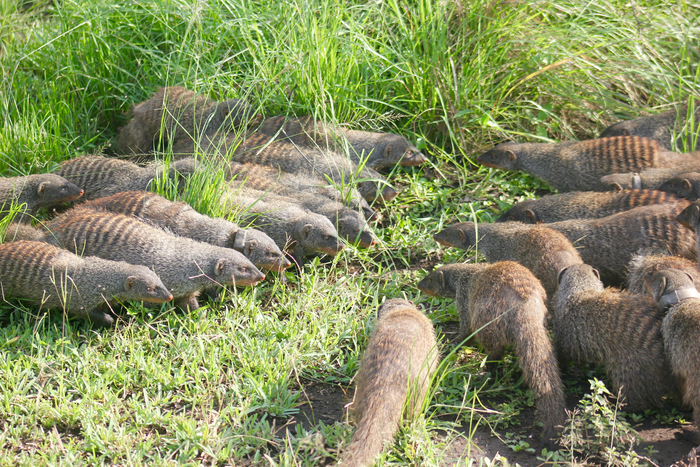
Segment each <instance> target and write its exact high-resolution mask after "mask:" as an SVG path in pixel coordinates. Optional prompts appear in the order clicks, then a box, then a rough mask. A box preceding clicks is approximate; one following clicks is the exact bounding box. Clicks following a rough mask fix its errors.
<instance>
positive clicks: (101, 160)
mask: <svg viewBox="0 0 700 467" xmlns="http://www.w3.org/2000/svg"><path fill="white" fill-rule="evenodd" d="M56 173H57V174H58V175H61V176H62V177H65V178H66V179H68V180H70V181H72V182H73V183H75V184H77V185H79V186H81V187H82V188H83V189H84V190H85V194H84V196H83V198H82V199H83V200H84V201H89V200H91V199H96V198H102V197H104V196H111V195H113V194H115V193H119V192H122V191H138V190H144V191H148V190H149V189H150V188H151V187H152V182H153V181H154V180H155V179H156V178H158V177H165V178H169V179H171V180H177V181H178V186H180V184H181V183H182V182H183V181H184V179H183V178H181V176H180V173H179V172H178V171H177V170H176V169H175V168H174V167H170V169H169V170H168V171H167V173H164V168H163V166H161V165H159V164H152V165H149V166H146V167H139V166H138V165H136V164H134V163H132V162H128V161H123V160H119V159H114V158H110V157H102V156H82V157H77V158H75V159H69V160H67V161H65V162H63V163H62V164H61V168H60V169H59V170H58V171H57V172H56Z"/></svg>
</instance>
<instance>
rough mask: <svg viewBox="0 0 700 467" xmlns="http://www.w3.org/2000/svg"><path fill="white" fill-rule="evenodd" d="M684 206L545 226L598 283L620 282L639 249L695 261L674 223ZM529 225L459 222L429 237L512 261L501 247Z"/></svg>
mask: <svg viewBox="0 0 700 467" xmlns="http://www.w3.org/2000/svg"><path fill="white" fill-rule="evenodd" d="M685 206H687V201H684V200H679V201H678V202H677V203H674V204H655V205H651V206H640V207H638V208H634V209H631V210H629V211H624V212H620V213H617V214H613V215H612V216H608V217H603V218H601V219H571V220H568V221H561V222H553V223H551V224H545V225H546V227H547V228H549V229H552V230H556V231H558V232H561V233H562V234H564V236H565V237H566V238H568V239H569V241H570V242H571V243H573V244H574V246H575V247H576V250H577V251H578V253H579V254H580V255H581V259H583V262H584V263H586V264H590V265H591V266H593V267H595V268H596V269H598V271H600V275H601V277H602V278H603V281H604V282H606V283H607V284H621V283H622V282H623V281H624V279H625V277H626V274H627V265H628V264H629V262H630V260H631V259H632V256H634V255H635V254H636V253H637V252H639V251H640V250H641V249H643V248H657V249H665V250H666V251H668V252H669V253H670V254H672V255H675V256H682V257H684V258H687V259H689V260H691V261H697V260H698V249H697V246H696V245H695V238H694V236H693V234H692V232H691V231H689V230H688V229H685V228H683V226H681V225H680V224H678V223H677V222H674V219H675V217H676V216H677V215H678V213H679V212H681V211H682V210H683V208H684V207H685ZM534 227H536V226H532V225H529V224H522V223H520V222H503V223H495V224H479V225H478V227H475V226H474V223H472V222H464V223H461V224H455V225H453V226H450V227H448V228H446V229H445V230H443V231H442V232H439V233H438V234H436V235H435V237H434V238H435V240H437V241H439V242H441V243H442V244H443V245H447V246H456V247H457V248H462V249H465V250H466V249H469V248H473V247H474V246H477V249H478V251H480V252H481V253H483V254H484V256H486V258H487V259H488V260H489V261H492V262H493V261H497V260H505V259H512V260H514V259H516V258H513V257H509V256H508V255H512V254H514V253H512V252H509V251H508V249H507V248H506V247H505V246H501V245H506V244H507V245H510V244H512V243H511V242H513V241H514V239H517V238H518V237H520V236H521V235H524V234H525V232H527V230H528V229H531V228H534ZM477 230H478V234H479V244H478V245H477V244H476V240H477V238H476V232H477ZM499 242H508V243H499ZM520 262H521V263H522V264H524V265H525V266H527V264H525V263H523V262H522V261H520ZM533 272H534V273H535V276H537V278H538V279H540V280H541V281H542V283H543V284H545V290H547V292H549V290H551V289H550V288H549V287H548V286H547V283H546V282H545V280H543V278H542V277H541V276H540V275H539V274H538V273H537V272H536V271H534V270H533ZM555 277H556V276H555ZM554 288H556V285H555V286H554Z"/></svg>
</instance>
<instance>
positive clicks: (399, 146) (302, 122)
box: [256, 115, 428, 170]
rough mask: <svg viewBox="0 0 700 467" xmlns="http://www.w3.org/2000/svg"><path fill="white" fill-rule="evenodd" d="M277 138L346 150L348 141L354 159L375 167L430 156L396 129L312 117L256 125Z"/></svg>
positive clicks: (409, 162)
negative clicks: (333, 122) (351, 127)
mask: <svg viewBox="0 0 700 467" xmlns="http://www.w3.org/2000/svg"><path fill="white" fill-rule="evenodd" d="M256 131H258V132H260V133H264V134H267V135H270V136H274V137H276V138H277V139H282V140H284V139H288V140H290V141H292V142H294V144H298V145H303V146H312V147H314V146H315V147H319V148H321V149H331V150H333V151H336V152H340V153H344V152H345V142H346V141H347V146H348V153H349V156H350V159H351V160H352V161H353V162H354V163H356V164H359V163H361V162H363V161H365V163H366V164H367V167H371V168H373V169H375V170H385V169H391V168H392V167H393V166H395V165H397V164H398V165H402V166H404V167H412V166H418V165H421V164H423V163H424V162H426V161H427V160H428V159H427V158H426V157H425V156H424V155H423V154H421V153H420V151H419V150H418V149H417V148H416V147H415V146H413V145H412V144H411V143H409V142H408V140H406V138H404V137H403V136H400V135H397V134H394V133H376V132H369V131H358V130H347V129H345V128H342V127H336V126H334V125H329V124H327V123H322V122H319V121H315V120H314V119H313V118H312V117H309V116H307V117H298V118H288V117H285V116H283V115H281V116H277V117H270V118H267V119H265V120H264V121H263V122H262V124H261V125H260V126H259V127H258V128H257V129H256Z"/></svg>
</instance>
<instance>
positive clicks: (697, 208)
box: [676, 201, 700, 232]
mask: <svg viewBox="0 0 700 467" xmlns="http://www.w3.org/2000/svg"><path fill="white" fill-rule="evenodd" d="M676 220H677V221H678V222H680V223H681V224H682V225H684V226H685V227H687V228H689V229H690V230H692V231H693V232H697V231H698V222H700V201H693V202H692V203H690V206H688V207H687V208H685V209H684V210H682V211H681V213H680V214H678V216H676Z"/></svg>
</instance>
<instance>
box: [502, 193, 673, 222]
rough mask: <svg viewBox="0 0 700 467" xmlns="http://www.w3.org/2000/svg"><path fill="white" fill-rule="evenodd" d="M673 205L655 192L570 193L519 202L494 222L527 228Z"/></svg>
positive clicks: (669, 195)
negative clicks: (514, 222) (639, 208)
mask: <svg viewBox="0 0 700 467" xmlns="http://www.w3.org/2000/svg"><path fill="white" fill-rule="evenodd" d="M676 201H678V198H677V197H675V196H673V195H671V194H669V193H666V192H663V191H656V190H627V191H622V192H590V191H572V192H569V193H562V194H560V195H548V196H543V197H542V198H539V199H528V200H525V201H521V202H520V203H517V204H515V205H513V206H512V207H511V208H510V209H508V210H507V211H506V212H504V213H503V214H502V215H501V217H499V218H498V219H497V220H496V222H507V221H518V222H525V223H527V224H536V223H538V222H544V223H545V224H548V223H551V222H559V221H565V220H569V219H599V218H601V217H607V216H610V215H612V214H617V213H618V212H623V211H629V210H630V209H632V208H636V207H639V206H648V205H651V204H666V203H673V202H676Z"/></svg>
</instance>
